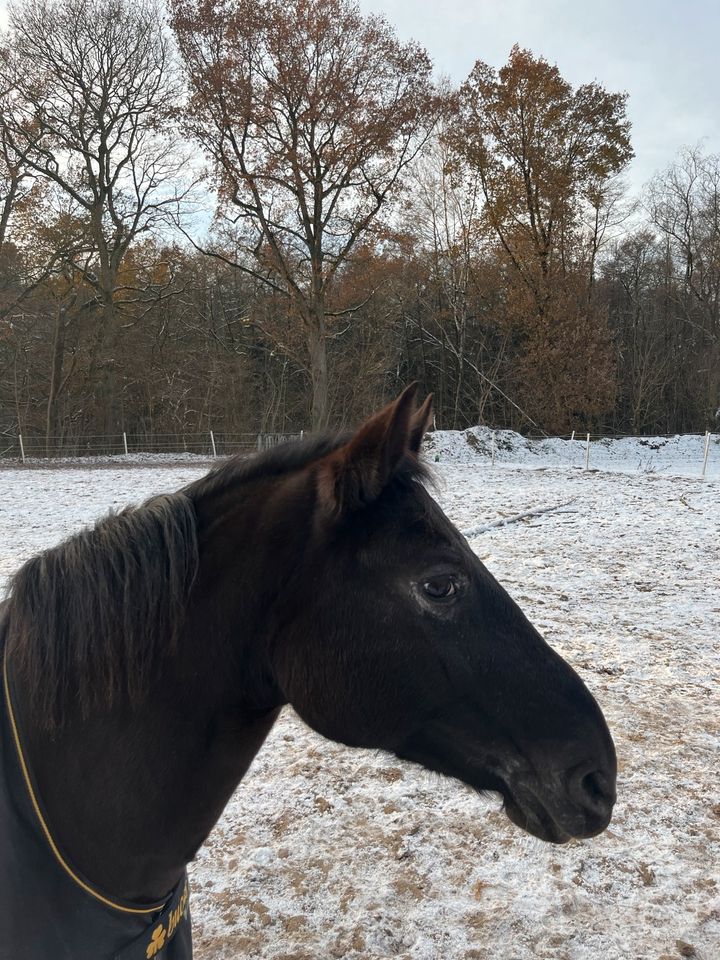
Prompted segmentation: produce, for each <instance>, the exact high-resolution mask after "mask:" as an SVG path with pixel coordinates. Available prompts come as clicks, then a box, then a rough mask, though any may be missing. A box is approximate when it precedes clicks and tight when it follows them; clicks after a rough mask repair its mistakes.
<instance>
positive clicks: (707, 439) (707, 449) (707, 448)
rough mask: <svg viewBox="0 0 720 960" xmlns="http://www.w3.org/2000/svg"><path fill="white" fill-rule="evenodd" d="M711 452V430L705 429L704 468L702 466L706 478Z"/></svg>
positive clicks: (703, 476) (703, 475)
mask: <svg viewBox="0 0 720 960" xmlns="http://www.w3.org/2000/svg"><path fill="white" fill-rule="evenodd" d="M709 454H710V431H709V430H706V431H705V453H704V455H703V468H702V478H703V480H704V479H705V473H706V472H707V465H708V456H709Z"/></svg>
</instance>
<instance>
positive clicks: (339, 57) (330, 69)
mask: <svg viewBox="0 0 720 960" xmlns="http://www.w3.org/2000/svg"><path fill="white" fill-rule="evenodd" d="M171 9H172V12H173V18H172V25H173V29H174V30H175V34H176V36H177V38H178V42H179V44H180V49H181V51H182V55H183V58H184V61H185V67H186V71H187V75H188V80H189V83H190V86H191V98H190V104H189V110H188V125H189V128H190V130H191V132H192V134H193V136H194V137H195V138H196V139H197V141H198V142H199V143H200V144H201V145H202V146H203V148H204V149H205V151H206V152H207V153H208V155H209V156H210V157H211V158H212V160H213V161H214V163H215V169H216V173H217V179H218V183H219V186H220V193H221V200H222V214H223V216H224V217H225V218H226V219H227V220H228V221H230V222H232V224H233V225H234V226H235V227H236V228H237V232H238V233H239V235H240V236H241V237H242V239H243V249H244V252H245V258H244V259H242V260H241V261H240V262H238V264H237V265H238V267H239V268H240V269H241V270H244V271H246V272H248V273H250V274H252V275H253V276H255V277H258V278H260V279H261V280H262V281H263V282H264V283H265V284H266V285H268V286H269V287H272V288H274V289H276V290H278V291H281V292H282V293H283V294H285V295H286V296H287V297H288V299H289V301H290V303H291V311H292V312H294V313H295V314H296V315H297V316H299V318H300V320H301V322H302V324H303V327H304V330H305V337H306V344H307V350H308V354H309V361H310V363H309V366H310V371H311V376H312V388H313V413H312V419H313V425H314V426H315V427H316V428H317V427H322V426H324V425H325V424H326V422H327V420H328V416H329V401H328V370H327V338H328V336H329V326H328V321H329V319H330V318H332V316H333V308H332V302H331V300H332V291H333V285H334V283H335V280H336V277H337V274H338V271H340V270H341V269H342V267H343V265H344V264H345V263H347V261H348V259H349V258H350V257H351V255H352V253H353V251H354V249H355V248H356V246H357V245H358V243H359V241H360V240H361V238H364V239H365V240H366V241H367V240H368V239H369V238H368V234H369V232H370V230H371V228H372V226H373V225H374V223H375V222H376V218H377V215H378V213H379V212H380V210H381V209H382V208H383V207H384V206H385V205H386V204H387V203H388V201H389V200H390V199H391V197H393V196H394V195H396V194H397V189H398V184H399V178H400V175H401V173H402V172H403V170H404V168H405V167H406V166H407V165H408V163H410V162H411V160H412V159H413V157H414V156H415V155H416V154H417V152H418V150H419V149H420V147H421V146H422V144H423V142H424V141H425V139H426V138H427V136H428V133H429V131H430V129H431V128H432V126H433V122H434V120H435V117H436V115H437V111H438V107H439V99H438V98H437V96H436V95H435V93H434V89H433V87H432V84H431V79H430V74H431V65H430V61H429V59H428V56H427V54H426V53H425V51H424V50H423V49H421V48H420V47H418V46H417V45H415V44H401V43H399V41H398V40H397V38H396V36H395V34H394V31H393V30H392V29H391V27H390V26H389V25H388V24H387V22H386V21H385V20H384V19H382V18H380V17H375V16H367V17H366V16H363V15H362V14H361V12H360V10H359V8H358V7H357V6H356V5H355V3H353V2H352V0H291V2H289V3H288V2H285V0H264V2H262V3H256V2H254V0H252V2H251V0H234V2H230V3H227V4H215V3H204V2H198V0H171ZM350 312H351V311H350Z"/></svg>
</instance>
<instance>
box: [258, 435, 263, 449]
mask: <svg viewBox="0 0 720 960" xmlns="http://www.w3.org/2000/svg"><path fill="white" fill-rule="evenodd" d="M257 448H258V451H260V450H262V434H261V433H259V434H258V438H257Z"/></svg>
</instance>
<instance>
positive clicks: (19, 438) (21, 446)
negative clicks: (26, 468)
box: [18, 433, 25, 463]
mask: <svg viewBox="0 0 720 960" xmlns="http://www.w3.org/2000/svg"><path fill="white" fill-rule="evenodd" d="M18 440H19V441H20V456H21V458H22V462H23V463H25V444H24V443H23V438H22V434H21V433H19V434H18Z"/></svg>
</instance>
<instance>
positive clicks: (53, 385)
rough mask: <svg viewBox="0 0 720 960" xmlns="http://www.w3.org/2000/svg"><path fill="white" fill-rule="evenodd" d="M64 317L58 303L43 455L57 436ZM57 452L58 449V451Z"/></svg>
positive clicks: (63, 353)
mask: <svg viewBox="0 0 720 960" xmlns="http://www.w3.org/2000/svg"><path fill="white" fill-rule="evenodd" d="M65 331H66V327H65V319H64V310H63V309H62V307H61V306H60V305H58V308H57V311H56V313H55V331H54V337H53V351H52V363H51V367H50V389H49V392H48V400H47V411H46V415H45V456H46V457H51V456H52V455H53V453H54V452H55V451H54V446H53V442H52V439H51V438H53V437H55V438H56V439H57V436H58V425H57V421H58V417H57V402H58V397H59V393H60V383H61V379H62V369H63V362H64V360H65ZM58 452H59V451H58Z"/></svg>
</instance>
